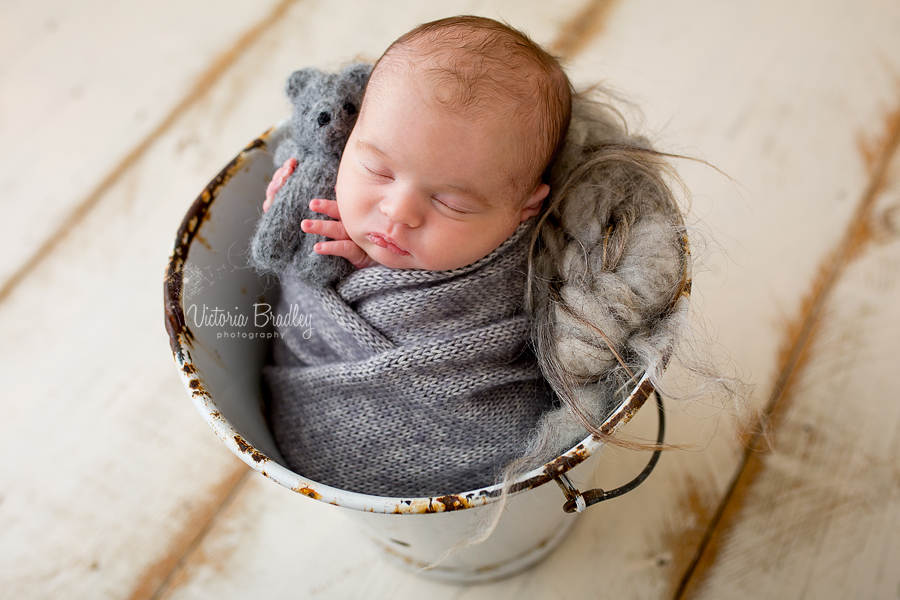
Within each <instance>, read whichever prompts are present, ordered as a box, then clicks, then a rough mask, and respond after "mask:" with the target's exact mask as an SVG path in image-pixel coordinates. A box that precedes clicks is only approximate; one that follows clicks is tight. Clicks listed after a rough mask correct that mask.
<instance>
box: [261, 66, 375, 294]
mask: <svg viewBox="0 0 900 600" xmlns="http://www.w3.org/2000/svg"><path fill="white" fill-rule="evenodd" d="M371 72H372V65H368V64H363V63H358V64H354V65H350V66H349V67H347V68H346V69H344V70H343V71H341V72H340V73H323V72H321V71H319V70H317V69H302V70H300V71H295V72H294V73H293V74H291V76H290V77H289V78H288V81H287V85H286V86H285V92H286V93H287V96H288V98H289V99H290V101H291V102H292V103H293V105H294V109H293V113H292V114H291V117H290V119H289V121H288V127H289V129H290V135H289V136H288V137H287V138H286V139H285V140H284V141H283V142H282V143H280V144H279V145H278V147H277V148H276V150H275V157H274V159H275V165H276V166H278V167H280V166H281V165H282V164H283V163H284V161H286V160H287V159H289V158H292V157H293V158H296V159H297V168H296V169H295V172H294V175H293V176H292V177H290V178H288V179H287V181H285V183H284V186H283V187H282V188H281V190H279V192H278V194H277V195H276V196H275V203H274V204H273V205H272V208H270V209H269V211H268V212H266V213H265V214H264V215H263V216H262V218H261V219H260V221H259V224H258V225H257V228H256V233H255V234H254V237H253V241H252V243H251V244H250V264H251V265H252V266H253V267H255V268H256V269H257V271H260V272H261V273H269V274H274V275H280V274H284V273H287V272H288V271H290V272H292V273H293V275H294V276H296V277H299V278H301V279H304V280H306V281H310V282H313V283H314V284H316V285H320V286H322V285H328V284H334V283H337V282H338V281H340V280H341V278H343V277H345V276H346V275H348V274H349V273H350V272H351V271H352V270H353V266H352V265H351V264H350V263H349V262H348V261H347V260H346V259H344V258H341V257H337V256H323V255H320V254H316V253H315V252H314V251H313V246H315V244H316V243H317V242H322V241H325V238H324V237H322V236H320V235H310V234H306V233H304V232H303V231H302V230H301V229H300V223H301V221H303V219H309V218H316V219H327V217H324V216H322V215H318V214H316V213H313V212H312V211H311V210H310V209H309V201H310V200H312V199H313V198H325V199H327V200H334V199H335V198H334V186H335V183H337V172H338V166H340V164H341V155H342V154H343V153H344V146H345V145H346V143H347V138H348V137H350V132H351V131H352V130H353V126H354V125H355V124H356V117H357V116H358V114H359V107H360V104H361V102H362V96H363V91H364V90H365V86H366V82H367V81H368V80H369V74H370V73H371Z"/></svg>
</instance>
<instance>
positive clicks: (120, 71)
mask: <svg viewBox="0 0 900 600" xmlns="http://www.w3.org/2000/svg"><path fill="white" fill-rule="evenodd" d="M293 1H294V0H266V1H265V2H256V3H252V4H250V3H240V4H236V5H233V6H229V8H228V9H227V10H223V9H222V8H221V7H220V6H218V5H216V4H213V3H206V2H194V3H183V2H161V3H156V4H154V5H152V6H150V5H142V4H133V3H119V2H109V1H108V0H91V2H88V3H83V2H82V3H79V4H77V5H75V4H72V3H67V2H41V3H25V4H23V3H4V4H2V5H0V23H3V25H4V26H5V31H4V33H5V35H3V36H0V37H2V38H3V41H2V42H0V43H2V44H3V45H4V46H5V48H4V50H5V51H3V52H0V146H2V147H4V148H7V149H8V151H7V153H6V154H5V157H4V161H3V162H2V163H0V190H2V195H0V206H2V207H3V210H4V214H5V215H6V217H7V218H6V219H4V220H3V221H2V222H0V239H2V240H3V245H2V248H3V252H2V253H0V302H2V300H3V298H4V297H6V295H7V294H8V293H9V291H10V289H12V287H14V286H15V285H17V284H18V282H19V281H20V280H21V279H22V277H23V276H24V275H26V274H27V273H28V271H30V270H31V269H33V268H34V266H35V265H36V264H37V262H39V261H40V260H43V259H44V258H45V257H46V256H47V255H48V254H49V253H50V252H51V251H52V249H53V247H54V246H55V244H56V243H58V240H59V239H61V237H63V236H65V235H66V234H67V233H68V232H69V231H70V230H71V229H72V228H73V227H75V226H76V225H77V224H78V223H79V222H80V221H81V219H83V218H84V216H85V214H87V212H89V211H90V210H91V209H92V208H93V206H94V205H95V204H96V203H97V202H98V201H99V199H100V198H101V197H102V196H103V195H104V194H105V193H106V191H108V189H109V188H110V187H111V185H112V184H113V183H115V181H116V180H118V178H120V177H121V176H122V175H123V174H124V173H125V172H126V171H127V169H128V168H129V166H130V165H131V164H132V163H134V161H135V160H137V158H138V157H140V156H141V154H143V152H145V151H146V149H147V146H148V144H149V143H152V141H153V140H154V139H155V138H156V137H158V136H159V134H160V133H161V132H162V131H164V130H166V129H167V128H168V127H169V126H171V123H172V122H173V120H174V119H176V118H177V117H178V115H180V114H181V113H182V112H183V111H184V109H185V108H186V106H189V105H190V104H192V103H193V102H195V101H196V100H197V98H198V97H199V96H200V95H201V94H202V93H204V92H205V90H206V89H207V88H208V87H209V86H210V85H211V84H212V82H213V81H215V79H216V78H217V77H218V76H219V75H220V74H221V73H222V71H224V70H225V69H227V68H228V66H229V64H230V63H231V62H232V61H233V60H234V57H235V56H237V55H239V54H240V53H241V52H242V51H243V50H244V48H245V47H246V45H247V44H248V43H251V42H252V41H253V40H254V39H255V37H258V35H259V34H260V32H261V31H262V30H264V29H265V28H266V27H267V26H268V24H270V23H271V21H272V20H275V19H278V18H279V17H280V15H281V14H282V13H283V12H284V10H285V9H286V8H287V6H289V5H290V4H291V3H292V2H293ZM248 24H249V25H248ZM23 224H27V225H26V226H23Z"/></svg>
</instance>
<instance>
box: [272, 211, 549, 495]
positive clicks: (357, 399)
mask: <svg viewBox="0 0 900 600" xmlns="http://www.w3.org/2000/svg"><path fill="white" fill-rule="evenodd" d="M532 225H533V223H530V222H529V223H527V224H523V225H521V226H520V227H519V228H518V229H517V230H516V232H515V233H514V234H513V236H512V237H510V239H508V240H507V241H506V242H505V243H504V244H503V245H501V246H500V247H499V248H498V249H497V250H495V251H494V252H492V253H491V254H489V255H488V256H486V257H485V258H483V259H481V260H479V261H478V262H476V263H473V264H472V265H469V266H467V267H463V268H460V269H455V270H452V271H420V270H394V269H388V268H386V267H380V266H379V267H370V268H368V269H364V270H361V271H356V272H354V273H352V274H351V275H350V276H349V277H347V278H346V279H344V280H343V281H342V282H341V283H339V284H338V285H337V286H336V287H334V288H332V287H325V288H322V287H318V286H314V285H310V284H308V283H307V282H304V281H302V280H300V279H298V278H296V277H282V298H281V301H280V304H279V306H278V308H277V310H276V314H279V315H287V314H293V315H295V316H298V317H299V316H300V315H302V316H303V320H304V322H305V323H308V325H309V327H306V326H301V327H292V326H287V327H283V328H280V329H279V331H280V332H282V333H283V334H284V338H283V340H282V341H276V342H275V344H274V348H273V351H274V362H275V364H274V365H273V366H268V367H265V368H264V371H263V374H264V377H265V381H266V384H267V386H268V390H269V417H270V423H271V426H272V430H273V433H274V435H275V440H276V442H277V443H278V447H279V449H280V451H281V453H282V454H283V455H284V457H285V459H286V461H287V465H288V466H289V467H290V468H291V469H293V470H294V471H296V472H297V473H300V474H302V475H303V476H305V477H308V478H310V479H312V480H314V481H318V482H320V483H324V484H327V485H331V486H334V487H337V488H341V489H346V490H351V491H356V492H361V493H366V494H372V495H382V496H400V497H422V496H436V495H441V494H447V493H459V492H462V491H466V490H471V489H476V488H479V487H483V486H486V485H490V484H491V483H493V480H494V478H495V477H496V475H497V474H498V472H499V470H500V469H501V467H503V466H504V465H505V464H506V463H507V462H509V461H510V460H512V459H514V458H516V457H517V456H518V455H520V454H521V453H522V451H523V449H524V445H525V442H526V440H527V438H528V437H529V434H530V433H531V431H532V429H533V428H534V426H535V424H536V423H537V421H538V419H539V418H540V415H541V414H542V413H543V412H544V411H545V410H546V409H548V408H549V407H550V404H551V401H550V395H549V393H548V392H547V390H546V387H545V385H544V383H543V379H542V377H541V375H540V371H539V370H538V368H537V365H536V362H535V359H534V357H533V355H532V354H531V352H530V350H529V347H528V344H527V340H528V337H529V328H530V320H529V318H528V317H527V316H526V315H524V314H523V312H522V302H523V297H524V286H525V263H526V256H527V245H528V241H529V233H530V230H531V226H532ZM306 319H308V321H307V320H306Z"/></svg>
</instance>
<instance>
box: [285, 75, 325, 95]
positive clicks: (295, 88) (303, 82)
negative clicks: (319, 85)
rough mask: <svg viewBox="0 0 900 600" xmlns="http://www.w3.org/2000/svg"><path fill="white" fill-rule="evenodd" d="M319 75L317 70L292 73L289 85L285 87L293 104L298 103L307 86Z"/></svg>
mask: <svg viewBox="0 0 900 600" xmlns="http://www.w3.org/2000/svg"><path fill="white" fill-rule="evenodd" d="M317 73H318V71H317V70H316V69H301V70H299V71H294V72H293V73H291V76H290V77H288V80H287V84H286V85H285V86H284V93H285V94H287V97H288V98H289V99H290V101H291V102H297V98H299V97H300V94H302V93H303V90H305V89H306V86H308V85H309V84H310V83H311V82H312V81H313V79H314V78H315V76H316V74H317Z"/></svg>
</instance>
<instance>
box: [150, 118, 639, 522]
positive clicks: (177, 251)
mask: <svg viewBox="0 0 900 600" xmlns="http://www.w3.org/2000/svg"><path fill="white" fill-rule="evenodd" d="M284 132H285V128H284V127H283V126H280V127H278V128H276V129H275V130H273V131H271V132H269V133H268V134H266V135H264V136H263V137H261V138H260V139H258V140H256V141H255V142H254V143H253V144H251V145H250V146H248V148H247V149H245V150H244V151H243V152H241V154H239V155H238V156H237V157H236V158H235V159H234V160H233V161H232V162H231V163H230V164H229V165H228V166H227V167H226V168H225V169H223V171H222V172H221V173H220V174H219V176H217V177H216V178H215V179H214V180H213V181H212V182H211V183H210V184H209V186H207V188H206V190H204V192H203V193H202V194H201V195H200V197H199V198H198V199H197V200H196V201H195V203H194V205H193V206H192V207H191V209H190V211H189V212H188V214H187V215H186V216H185V219H184V222H183V223H182V226H181V230H180V231H179V233H178V238H177V239H176V243H175V248H174V251H173V255H172V258H171V260H170V264H169V268H168V271H167V274H166V282H165V296H166V324H167V329H168V330H169V337H170V341H171V344H172V351H173V354H174V356H175V359H176V362H177V363H178V366H179V370H180V374H181V376H182V379H183V381H184V383H185V385H186V387H187V389H188V391H189V392H190V393H191V396H192V399H193V401H194V404H195V406H196V407H197V409H198V410H199V411H200V413H201V414H202V415H203V417H204V418H205V419H206V421H207V423H208V424H209V425H210V426H211V427H212V429H213V430H214V431H215V432H216V434H217V435H218V436H219V437H220V438H221V439H222V441H223V442H224V443H225V444H226V445H228V447H229V448H230V449H231V450H232V451H233V452H235V454H237V455H238V456H239V457H240V458H241V459H242V460H244V462H246V463H247V464H248V465H250V466H251V467H253V468H254V469H256V470H257V471H259V472H260V473H262V474H263V475H265V476H266V477H269V478H270V479H273V480H275V481H277V482H278V483H280V484H281V485H284V486H285V487H288V488H291V489H293V490H294V491H297V492H299V493H302V494H304V495H307V496H310V497H312V498H315V499H318V500H322V501H326V502H330V503H332V504H338V505H341V506H346V507H348V508H354V509H357V510H363V511H369V512H384V513H429V512H448V511H455V510H460V509H465V508H471V507H474V506H480V505H483V504H487V503H489V502H491V501H493V500H494V499H495V498H496V496H497V495H498V493H499V486H490V487H487V488H482V489H478V490H471V491H463V492H461V493H459V494H450V495H445V496H440V497H436V498H414V499H409V498H386V497H380V496H370V495H366V494H359V493H355V492H350V491H347V490H340V489H336V488H331V487H329V486H325V485H323V484H320V483H317V482H314V481H312V480H309V479H306V478H304V477H303V476H302V475H301V474H297V473H294V472H293V471H291V470H289V469H287V468H286V467H285V466H283V465H284V460H283V458H282V457H281V456H280V454H279V452H278V449H277V447H276V445H275V441H274V438H273V436H272V434H271V432H270V430H269V427H268V425H267V423H266V417H265V408H264V401H263V396H262V390H261V385H260V371H261V368H262V366H263V364H264V361H265V359H266V354H267V348H268V344H269V339H268V338H267V337H266V336H267V335H271V333H272V331H273V328H272V327H271V326H270V325H269V324H268V323H267V319H266V317H265V310H266V306H270V307H274V306H275V305H276V303H277V300H278V285H277V282H276V281H275V279H274V278H269V277H260V276H259V275H258V274H257V273H256V272H255V271H254V270H253V269H252V268H250V267H249V266H248V264H247V248H248V245H249V241H250V239H251V237H252V235H253V231H254V228H255V226H256V222H257V221H258V219H259V217H260V215H261V214H262V201H263V198H264V195H265V188H266V185H267V183H268V181H269V180H270V179H271V176H272V174H273V172H274V166H273V165H272V159H271V151H270V150H269V148H270V147H271V146H272V145H274V144H275V143H277V141H278V138H279V137H280V136H281V135H283V134H284ZM651 390H652V388H651V387H650V386H649V383H648V382H647V381H646V380H642V381H641V383H639V384H638V386H636V387H635V389H634V391H633V392H632V393H631V396H630V397H629V399H627V400H626V401H625V402H624V403H623V404H622V405H621V406H620V407H619V409H617V410H616V411H615V412H614V414H613V415H611V417H610V421H615V422H614V423H612V427H613V428H615V427H618V425H620V424H622V423H624V422H626V421H627V420H628V419H630V417H631V416H632V415H633V414H634V412H635V411H636V410H637V408H639V407H640V405H641V404H643V401H644V400H645V399H646V396H647V395H649V393H650V391H651ZM599 445H600V443H599V442H598V441H595V440H593V439H591V437H590V436H589V437H587V438H585V439H584V440H583V441H582V442H581V443H580V444H578V445H576V446H575V447H573V448H572V449H571V450H570V451H569V452H567V453H566V454H564V455H563V456H560V457H559V458H557V459H556V460H554V461H552V462H551V463H548V464H546V465H544V466H543V467H540V468H538V469H535V470H534V471H532V472H530V473H527V474H525V475H523V476H522V477H521V478H520V479H519V480H518V481H519V485H518V486H517V489H518V491H524V490H527V489H532V488H534V487H536V486H539V485H542V484H544V483H547V482H549V481H551V480H552V479H554V478H555V477H557V476H559V475H560V474H562V473H565V472H567V471H568V470H569V469H571V468H573V467H574V466H576V465H578V464H579V463H581V462H583V461H584V460H585V459H586V458H587V457H588V456H590V454H591V453H592V452H594V451H595V450H596V449H597V447H599ZM553 487H555V486H553Z"/></svg>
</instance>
